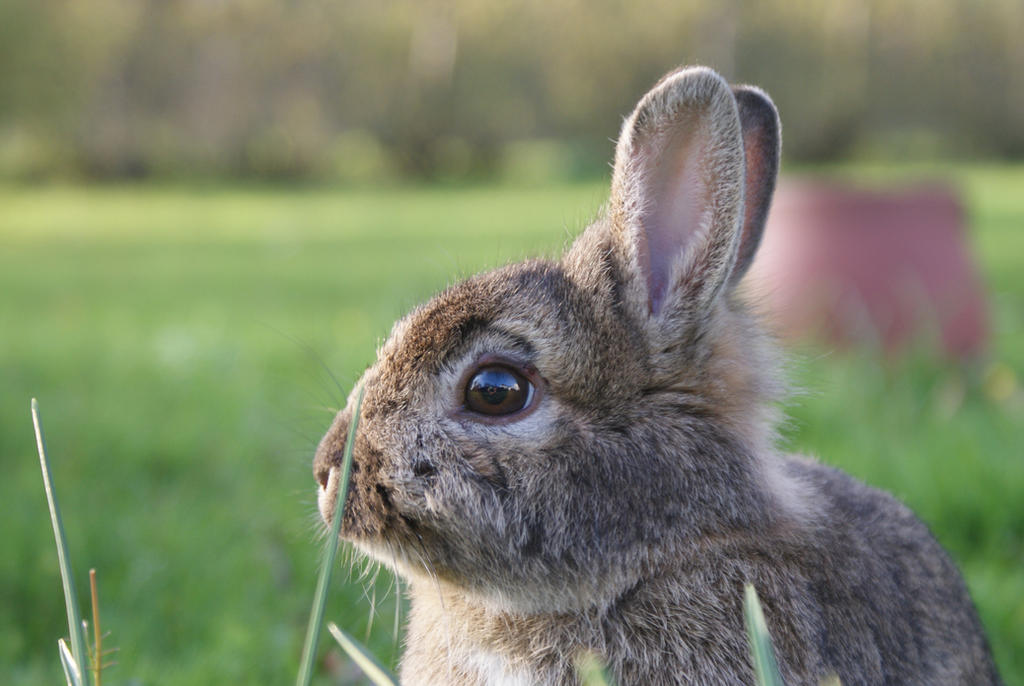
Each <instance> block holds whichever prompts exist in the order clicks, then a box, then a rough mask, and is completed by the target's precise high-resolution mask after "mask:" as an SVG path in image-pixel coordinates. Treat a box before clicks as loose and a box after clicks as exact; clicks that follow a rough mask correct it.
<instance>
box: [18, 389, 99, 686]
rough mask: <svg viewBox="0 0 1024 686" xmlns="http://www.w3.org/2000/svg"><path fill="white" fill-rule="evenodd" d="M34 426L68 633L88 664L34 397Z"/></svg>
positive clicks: (78, 657) (79, 658)
mask: <svg viewBox="0 0 1024 686" xmlns="http://www.w3.org/2000/svg"><path fill="white" fill-rule="evenodd" d="M32 426H33V427H34V428H35V431H36V448H37V449H38V450H39V465H40V467H41V468H42V470H43V489H44V490H45V491H46V501H47V503H49V505H50V521H51V522H52V523H53V537H54V538H55V539H56V541H57V562H58V563H59V564H60V578H61V582H62V583H63V584H64V604H65V606H66V607H67V612H68V633H69V636H70V638H71V655H72V657H74V662H75V665H76V666H81V665H86V666H88V664H89V650H88V648H87V647H86V642H85V633H84V632H83V630H82V613H81V612H80V611H79V609H78V595H77V593H76V592H75V578H74V575H73V574H72V573H71V559H70V558H69V557H68V544H67V539H66V538H65V536H64V522H63V520H62V519H61V517H60V507H59V506H58V505H57V492H56V491H55V490H54V488H53V476H52V475H51V473H50V462H49V460H47V459H46V440H45V439H44V438H43V423H42V420H41V419H40V418H39V403H38V401H36V399H35V398H32ZM80 679H81V683H82V684H84V685H85V686H90V680H89V670H88V669H86V670H84V671H82V672H81V673H80Z"/></svg>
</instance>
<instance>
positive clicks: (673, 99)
mask: <svg viewBox="0 0 1024 686" xmlns="http://www.w3.org/2000/svg"><path fill="white" fill-rule="evenodd" d="M743 166H744V148H743V138H742V135H741V129H740V119H739V115H738V111H737V105H736V99H735V98H734V97H733V94H732V90H731V89H730V88H729V85H728V84H727V83H726V82H725V81H724V80H723V79H722V78H721V77H720V76H719V75H718V74H716V73H715V72H713V71H711V70H710V69H707V68H704V67H695V68H688V69H683V70H680V71H677V72H674V73H672V74H669V75H668V76H666V77H665V78H664V79H662V80H661V82H660V83H659V84H658V85H656V86H655V87H654V88H653V89H652V90H651V91H650V92H649V93H648V94H647V95H645V96H644V97H643V99H642V100H641V101H640V103H639V104H638V105H637V107H636V109H635V110H634V111H633V114H632V115H630V117H629V118H628V119H627V120H626V121H625V123H624V124H623V127H622V134H621V136H620V137H619V142H618V146H617V148H616V152H615V172H614V175H613V177H612V196H611V204H610V208H609V209H610V213H611V219H612V221H613V222H614V224H615V230H614V233H615V234H616V237H617V240H618V241H620V245H619V246H617V247H618V248H619V249H620V250H623V251H624V252H625V254H626V255H628V257H627V260H628V261H629V262H630V263H631V268H630V269H629V271H630V272H632V273H633V274H634V275H636V276H639V277H642V278H640V281H641V282H642V283H643V284H645V290H646V296H647V297H646V300H647V304H648V308H649V310H648V312H649V314H650V315H651V316H653V317H655V318H660V319H662V320H665V321H669V320H676V319H678V318H679V317H680V316H682V317H683V318H684V319H690V318H691V316H693V315H694V314H695V313H697V312H699V311H701V310H706V309H707V308H708V307H710V305H711V303H712V301H713V300H714V299H715V297H716V296H717V295H718V293H719V292H721V290H722V288H723V287H724V286H725V284H726V283H727V282H728V280H729V275H730V273H731V271H732V269H733V265H734V264H735V262H736V255H737V246H738V243H739V234H740V222H741V212H742V207H743V193H744V188H743ZM622 241H625V242H626V243H627V244H626V245H621V242H622Z"/></svg>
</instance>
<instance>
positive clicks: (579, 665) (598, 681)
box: [576, 651, 612, 686]
mask: <svg viewBox="0 0 1024 686" xmlns="http://www.w3.org/2000/svg"><path fill="white" fill-rule="evenodd" d="M576 675H577V676H578V677H579V678H580V684H581V686H611V685H612V680H611V678H610V677H609V676H608V673H607V672H606V671H605V668H604V664H602V662H601V659H600V658H599V657H598V656H597V655H595V654H594V653H592V652H590V651H584V652H582V653H580V654H579V655H578V656H577V657H576Z"/></svg>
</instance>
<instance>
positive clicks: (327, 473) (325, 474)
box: [313, 464, 331, 488]
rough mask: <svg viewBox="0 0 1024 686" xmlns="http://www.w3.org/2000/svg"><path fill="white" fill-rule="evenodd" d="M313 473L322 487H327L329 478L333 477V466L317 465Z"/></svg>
mask: <svg viewBox="0 0 1024 686" xmlns="http://www.w3.org/2000/svg"><path fill="white" fill-rule="evenodd" d="M313 475H314V476H315V477H316V480H317V481H318V482H320V488H327V480H328V479H329V478H330V477H331V468H330V466H328V465H326V464H321V465H316V466H315V469H314V470H313Z"/></svg>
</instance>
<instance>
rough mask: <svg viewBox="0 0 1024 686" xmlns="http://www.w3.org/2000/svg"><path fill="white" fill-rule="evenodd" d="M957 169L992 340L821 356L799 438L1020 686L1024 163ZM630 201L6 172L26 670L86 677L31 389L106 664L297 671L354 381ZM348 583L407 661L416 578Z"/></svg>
mask: <svg viewBox="0 0 1024 686" xmlns="http://www.w3.org/2000/svg"><path fill="white" fill-rule="evenodd" d="M913 172H914V170H908V169H902V170H898V171H897V172H893V171H891V170H878V169H869V168H858V169H853V170H851V169H842V170H838V171H837V170H830V172H829V173H841V174H845V175H849V174H853V175H855V176H864V177H871V178H875V179H878V178H887V177H890V176H892V175H894V174H895V175H904V174H907V173H913ZM948 173H950V174H952V177H953V179H954V180H955V181H956V182H957V183H958V184H959V185H960V186H961V188H962V189H963V191H964V193H965V197H966V199H967V202H968V207H969V213H970V218H971V223H972V232H971V234H970V238H971V242H972V247H973V249H974V251H975V254H976V255H977V257H978V259H979V261H980V262H981V265H982V269H983V273H984V275H985V279H986V282H987V286H988V288H989V291H990V294H991V298H992V300H991V305H992V312H993V320H994V339H993V346H992V351H991V355H990V357H989V358H988V359H987V360H984V361H982V362H979V363H978V364H976V365H972V366H970V367H957V366H953V365H949V364H945V363H941V362H938V361H935V360H931V359H930V358H928V357H927V356H924V355H918V356H912V357H910V358H909V359H906V360H903V361H895V360H888V361H886V362H879V361H878V360H877V358H876V357H875V356H873V355H872V354H871V353H870V352H865V353H859V354H854V355H850V354H839V353H833V352H829V351H822V350H817V349H807V350H801V351H796V352H795V353H794V355H793V358H792V359H793V361H792V365H791V366H792V370H791V372H792V376H793V379H794V381H795V383H796V386H797V388H799V389H800V392H799V393H797V394H795V395H794V396H793V397H792V399H791V400H790V401H789V403H788V407H787V412H788V415H789V417H790V422H789V423H788V425H787V427H786V428H785V432H784V434H785V435H784V440H785V443H786V445H787V447H789V448H791V449H794V450H800V451H805V452H809V453H811V454H814V455H818V456H820V457H821V459H822V460H824V461H826V462H829V463H831V464H835V465H839V466H841V467H843V468H845V469H847V470H848V471H850V472H852V473H853V474H855V475H857V476H859V477H861V478H863V479H865V480H867V481H868V482H870V483H872V484H875V485H878V486H881V487H884V488H886V489H889V490H891V491H892V492H894V493H896V494H897V495H898V496H899V497H901V498H902V499H903V500H904V501H905V502H907V503H908V504H909V505H910V506H911V507H913V508H914V509H915V510H916V511H917V512H918V513H919V514H920V515H921V516H922V517H923V518H924V519H925V520H926V521H927V522H928V523H929V524H930V525H931V526H932V528H933V529H934V531H935V532H936V534H937V536H938V537H939V539H940V540H941V541H942V542H943V543H944V544H945V545H946V547H947V548H948V549H949V550H950V551H951V552H952V554H953V555H954V557H955V558H956V559H957V561H958V562H959V563H960V564H961V566H962V568H963V569H964V571H965V574H966V576H967V580H968V583H969V585H970V587H971V590H972V592H973V594H974V597H975V599H976V601H977V603H978V605H979V608H980V610H981V614H982V616H983V619H984V621H985V624H986V626H987V627H988V630H989V632H990V635H991V638H992V641H993V644H994V648H995V650H996V654H997V658H998V661H999V663H1000V666H1001V669H1002V671H1003V674H1004V677H1005V679H1006V681H1007V683H1008V684H1024V448H1022V446H1024V391H1022V390H1021V386H1020V383H1021V380H1022V379H1024V232H1022V228H1024V192H1022V189H1024V168H1021V167H1004V168H998V167H969V168H956V169H951V170H949V172H948ZM604 195H605V190H604V184H601V183H587V184H574V185H562V186H557V187H546V188H525V187H520V188H516V187H483V186H481V187H470V188H421V189H417V188H412V189H409V188H404V189H387V190H379V191H367V190H327V189H288V188H277V187H266V188H264V187H228V188H225V187H221V186H215V187H208V188H207V187H200V186H195V187H153V186H134V187H59V186H58V187H38V188H32V187H6V188H0V470H2V473H3V478H2V479H0V502H2V503H3V505H2V517H3V524H2V528H0V531H2V535H0V608H2V610H0V674H3V675H4V677H3V681H4V682H5V683H9V684H41V683H60V680H61V679H62V677H61V675H60V667H59V662H58V659H57V651H56V641H57V638H58V637H59V636H61V635H64V634H65V633H66V631H67V627H66V623H65V615H64V610H63V598H62V595H61V592H60V581H59V577H58V569H57V561H56V554H55V552H54V549H53V544H52V536H51V531H50V528H49V522H48V518H47V513H46V505H45V500H44V497H43V491H42V486H41V483H40V477H39V469H38V461H37V459H36V457H35V452H34V444H33V439H32V431H31V423H30V420H29V399H30V398H31V397H33V396H35V397H38V398H39V401H40V404H41V407H42V412H43V420H44V424H45V427H46V430H47V441H48V447H49V452H50V458H51V460H52V462H53V465H54V469H55V476H56V481H57V488H58V491H59V494H60V497H61V502H62V507H63V510H64V518H65V525H66V527H67V530H68V535H69V538H70V544H71V556H72V561H73V562H74V564H75V565H76V569H77V571H78V575H79V578H80V580H79V587H80V589H83V588H84V587H85V574H86V572H87V570H88V568H89V567H95V568H96V569H97V570H98V573H99V580H100V595H101V599H102V607H103V624H104V627H105V628H106V629H109V630H110V631H111V636H110V638H109V639H108V641H107V644H109V645H116V646H119V647H120V652H119V653H118V655H117V657H116V659H117V661H118V663H119V664H118V666H117V667H115V668H113V670H111V671H110V672H108V673H107V674H106V675H105V678H104V682H105V683H107V684H155V683H159V684H167V685H177V684H183V685H184V684H188V685H195V684H222V683H261V684H262V683H265V684H271V683H288V682H289V681H290V680H293V679H294V675H295V672H296V667H297V664H298V658H299V653H300V648H301V641H302V638H303V631H304V627H305V622H306V618H307V613H308V611H309V603H310V599H311V596H312V591H313V586H314V583H315V575H316V563H317V557H318V554H319V553H318V551H319V541H320V538H319V536H318V531H319V529H318V527H317V525H316V519H315V517H314V516H313V511H314V502H315V498H314V482H313V478H312V474H311V472H310V461H311V458H312V452H313V449H314V447H315V445H316V442H317V440H318V439H319V436H320V434H321V433H322V432H323V431H324V429H325V428H326V427H327V425H328V423H329V421H330V418H331V416H332V413H333V412H334V411H335V410H336V409H337V407H338V406H339V404H340V403H341V402H343V398H344V397H345V395H346V394H347V392H348V389H349V387H350V386H351V384H352V382H353V381H354V380H355V379H356V378H357V377H358V375H359V373H360V372H361V370H362V369H363V368H364V367H365V366H366V365H367V364H368V363H369V362H370V361H371V360H372V359H373V355H374V350H375V347H376V345H377V344H378V343H379V342H380V341H381V340H382V338H383V337H384V336H386V334H387V332H388V329H389V327H390V325H391V323H392V322H393V321H394V319H395V318H396V317H398V316H399V315H401V314H402V313H403V312H404V311H406V310H407V309H408V308H409V307H411V306H412V305H414V304H415V303H417V302H419V301H420V300H422V299H423V298H425V297H427V296H428V295H429V294H431V293H433V292H435V291H436V290H437V289H439V288H441V287H443V286H444V285H445V284H446V283H449V282H451V281H452V280H454V279H455V278H457V277H460V276H464V275H467V274H470V273H472V272H474V271H476V270H478V269H479V268H481V267H483V266H488V265H496V264H500V263H502V262H505V261H508V260H510V259H515V258H518V257H521V256H524V255H528V254H534V255H535V254H554V253H555V252H556V251H557V250H558V249H559V248H560V247H561V246H562V245H563V244H565V243H566V242H567V241H568V240H570V238H571V236H572V235H574V234H575V232H576V231H578V230H579V229H580V228H581V227H582V226H583V225H584V224H585V223H586V221H587V220H588V219H589V218H590V217H592V216H593V214H594V212H595V211H596V209H597V208H598V206H599V205H600V204H601V203H602V202H603V200H604ZM328 370H329V371H328ZM359 569H361V567H360V566H358V565H357V566H356V574H358V571H359ZM344 576H345V575H340V578H339V579H337V581H336V584H335V585H336V587H337V589H338V590H336V591H335V592H334V593H333V595H332V599H331V602H330V604H329V606H328V610H327V616H328V618H329V619H332V620H335V621H337V622H338V623H339V624H341V625H343V626H346V627H347V628H349V629H350V630H351V631H352V632H353V633H354V634H355V635H356V636H357V637H360V638H362V637H365V636H369V640H370V643H371V645H372V646H373V648H374V649H375V651H376V652H377V654H378V655H379V656H380V657H382V658H383V659H385V660H387V659H389V658H390V659H393V658H394V657H395V655H396V654H397V652H398V643H397V642H396V640H395V638H394V634H393V625H394V622H395V615H394V613H395V608H394V597H395V594H394V592H393V590H391V591H390V592H389V589H391V586H392V585H391V583H390V580H389V579H387V578H385V576H386V575H383V574H382V575H381V577H380V578H379V579H378V580H377V583H376V585H374V584H372V583H370V581H353V583H351V584H349V585H348V586H346V587H345V588H344V589H342V588H341V587H342V585H343V584H342V581H343V580H344ZM84 599H85V598H84V596H83V600H84ZM373 605H375V606H376V611H375V612H372V611H371V606H373ZM371 615H374V616H375V618H374V620H373V626H372V627H370V628H369V630H368V629H367V623H368V620H369V619H370V617H371ZM325 646H326V644H325ZM326 664H327V665H328V666H329V668H330V669H329V670H328V669H327V668H325V669H322V670H321V673H320V677H319V678H320V679H321V680H322V683H339V682H340V683H346V678H347V677H346V674H347V673H349V670H348V668H347V667H345V666H344V665H342V664H341V663H340V660H339V659H334V658H332V659H330V660H328V662H327V663H326ZM328 671H331V672H332V674H328Z"/></svg>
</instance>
